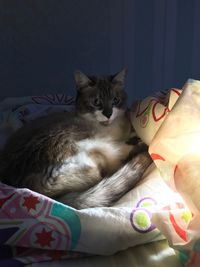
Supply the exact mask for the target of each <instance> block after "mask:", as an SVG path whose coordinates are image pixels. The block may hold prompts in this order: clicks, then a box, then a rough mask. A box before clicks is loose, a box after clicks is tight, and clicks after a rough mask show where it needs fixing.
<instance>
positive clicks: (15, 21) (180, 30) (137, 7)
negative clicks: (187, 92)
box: [0, 0, 200, 101]
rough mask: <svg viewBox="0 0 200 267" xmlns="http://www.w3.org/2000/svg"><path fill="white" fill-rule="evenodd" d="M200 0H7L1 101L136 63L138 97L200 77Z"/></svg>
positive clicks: (1, 1)
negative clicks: (81, 74)
mask: <svg viewBox="0 0 200 267" xmlns="http://www.w3.org/2000/svg"><path fill="white" fill-rule="evenodd" d="M199 13H200V1H199V0H59V1H58V0H48V1H46V0H43V1H41V0H40V1H39V0H20V1H16V0H13V1H12V0H0V99H3V98H5V97H8V96H24V95H36V94H46V93H53V92H56V93H59V92H68V93H70V94H73V87H74V83H73V71H74V70H75V69H81V70H83V71H85V72H86V73H88V74H108V73H113V72H116V71H118V70H120V69H121V68H122V67H123V66H127V67H128V77H127V82H126V87H127V91H128V93H129V96H130V98H129V99H130V101H132V100H133V99H136V98H141V97H144V96H147V95H148V94H150V93H152V92H153V91H158V90H162V89H166V88H169V87H181V86H182V85H183V83H184V82H185V81H186V80H187V79H188V78H189V77H190V78H196V79H200V49H199V48H200V16H199Z"/></svg>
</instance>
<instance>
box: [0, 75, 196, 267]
mask: <svg viewBox="0 0 200 267" xmlns="http://www.w3.org/2000/svg"><path fill="white" fill-rule="evenodd" d="M72 109H73V98H72V97H70V96H67V95H63V94H62V95H46V96H32V97H24V98H9V99H6V100H4V101H3V102H2V103H1V104H0V137H1V139H0V140H1V146H3V145H4V143H5V141H6V139H7V137H8V136H9V135H10V134H12V132H13V131H15V130H16V129H18V128H19V127H21V126H22V125H23V124H24V123H29V122H30V121H31V120H32V119H34V118H35V117H38V116H42V115H45V114H49V113H51V112H55V111H57V110H65V111H69V110H72ZM199 118H200V82H199V81H195V80H189V81H188V82H187V83H186V84H185V85H184V87H183V89H182V90H178V89H175V88H173V89H171V90H168V91H166V92H160V93H159V94H157V95H156V96H153V97H152V96H150V97H148V98H146V99H144V100H142V101H139V102H138V103H136V104H135V105H134V106H133V107H132V108H131V121H132V124H133V126H134V127H135V129H136V131H137V133H138V135H139V136H140V137H141V138H142V139H143V140H144V142H146V143H147V144H148V145H149V153H150V154H151V157H152V159H153V160H154V163H152V165H151V166H150V167H149V168H148V169H147V171H146V172H145V174H144V177H143V179H142V180H141V181H140V183H139V184H138V185H137V186H136V187H135V188H133V189H132V190H131V191H130V192H128V193H127V194H126V195H125V196H123V197H122V198H121V199H120V200H119V201H118V202H117V203H116V204H115V205H114V206H113V207H109V208H108V207H107V208H106V207H102V208H92V209H84V210H75V209H73V208H71V207H68V206H66V205H63V204H61V203H58V202H56V201H54V200H52V199H50V198H47V197H45V196H43V195H40V194H38V193H36V192H33V191H31V190H28V189H16V188H13V187H10V186H7V185H5V184H2V183H1V184H0V244H1V250H0V266H24V265H27V266H34V267H36V266H38V267H39V266H41V267H43V266H66V265H67V266H123V265H124V266H133V265H134V266H136V267H140V266H147V267H151V266H159V267H160V266H161V267H162V266H163V267H164V266H173V267H179V266H187V267H195V266H200V253H199V251H200V220H199V208H200V204H199V203H200V201H199V198H200V197H199V195H200V194H199V192H200V189H199V188H200V186H199V185H200V184H199V179H198V174H199V170H198V162H199V161H198V157H199V153H198V151H200V149H199V146H200V144H199V142H198V138H199V128H200V127H199ZM188 155H189V156H188ZM191 166H192V168H191ZM194 166H195V168H194Z"/></svg>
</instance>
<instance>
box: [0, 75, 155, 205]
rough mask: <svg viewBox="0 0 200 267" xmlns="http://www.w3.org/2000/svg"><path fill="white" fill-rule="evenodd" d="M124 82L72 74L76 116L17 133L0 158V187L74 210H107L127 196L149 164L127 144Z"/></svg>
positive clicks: (37, 122)
mask: <svg viewBox="0 0 200 267" xmlns="http://www.w3.org/2000/svg"><path fill="white" fill-rule="evenodd" d="M124 76H125V70H123V71H121V72H119V73H118V74H116V75H114V76H106V77H95V76H90V77H88V76H86V75H85V74H83V73H81V72H80V71H78V72H76V73H75V81H76V87H77V98H76V111H75V112H73V113H68V112H62V113H56V114H53V115H52V114H51V115H50V116H47V117H43V118H38V119H36V120H34V121H32V122H31V123H30V124H27V125H25V126H24V127H22V128H21V129H19V130H18V131H16V132H15V133H14V134H13V135H12V136H11V137H10V139H9V140H8V142H7V143H6V145H5V147H4V149H3V151H2V152H1V155H0V179H1V181H2V182H4V183H7V184H9V185H12V186H16V187H27V188H29V189H32V190H34V191H37V192H39V193H41V194H44V195H47V196H49V197H52V198H55V199H57V200H59V201H61V202H63V203H66V204H69V205H71V206H73V207H75V208H77V209H82V208H86V207H97V206H110V205H112V204H113V203H114V202H115V201H117V200H118V199H119V198H120V197H121V196H122V195H123V194H124V193H126V192H127V191H129V190H130V189H131V188H132V187H133V186H134V185H135V183H136V182H137V181H138V180H139V179H140V178H141V177H142V174H143V172H144V171H145V170H146V168H147V167H148V165H149V164H150V163H151V159H150V157H149V155H148V153H146V152H143V151H144V150H145V149H144V145H143V144H142V143H141V142H139V143H138V144H134V145H130V144H127V143H126V141H127V140H128V139H129V138H130V137H131V136H132V127H131V124H130V121H129V120H128V118H127V116H126V93H125V91H124V90H123V81H124ZM129 160H130V161H129ZM128 161H129V162H128ZM124 164H125V165H124ZM123 165H124V166H123Z"/></svg>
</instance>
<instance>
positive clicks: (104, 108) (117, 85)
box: [75, 69, 127, 124]
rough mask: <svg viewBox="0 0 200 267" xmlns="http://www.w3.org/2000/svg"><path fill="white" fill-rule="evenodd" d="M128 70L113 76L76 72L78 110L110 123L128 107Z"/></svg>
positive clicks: (102, 121)
mask: <svg viewBox="0 0 200 267" xmlns="http://www.w3.org/2000/svg"><path fill="white" fill-rule="evenodd" d="M125 74H126V70H125V69H124V70H122V71H121V72H119V73H117V74H116V75H113V76H104V77H98V76H86V75H85V74H83V73H82V72H80V71H76V72H75V82H76V87H77V98H76V110H77V112H79V113H80V114H82V115H85V116H87V117H88V118H89V117H90V118H91V119H96V120H97V121H99V122H101V123H104V124H109V123H111V122H112V121H113V120H114V119H116V118H117V117H118V116H121V115H122V114H123V113H124V111H125V109H126V98H127V97H126V92H125V91H124V89H123V86H124V78H125Z"/></svg>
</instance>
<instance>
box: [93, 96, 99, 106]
mask: <svg viewBox="0 0 200 267" xmlns="http://www.w3.org/2000/svg"><path fill="white" fill-rule="evenodd" d="M93 105H94V106H96V107H99V106H100V105H101V101H100V99H99V98H98V97H97V98H95V99H94V101H93Z"/></svg>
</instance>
